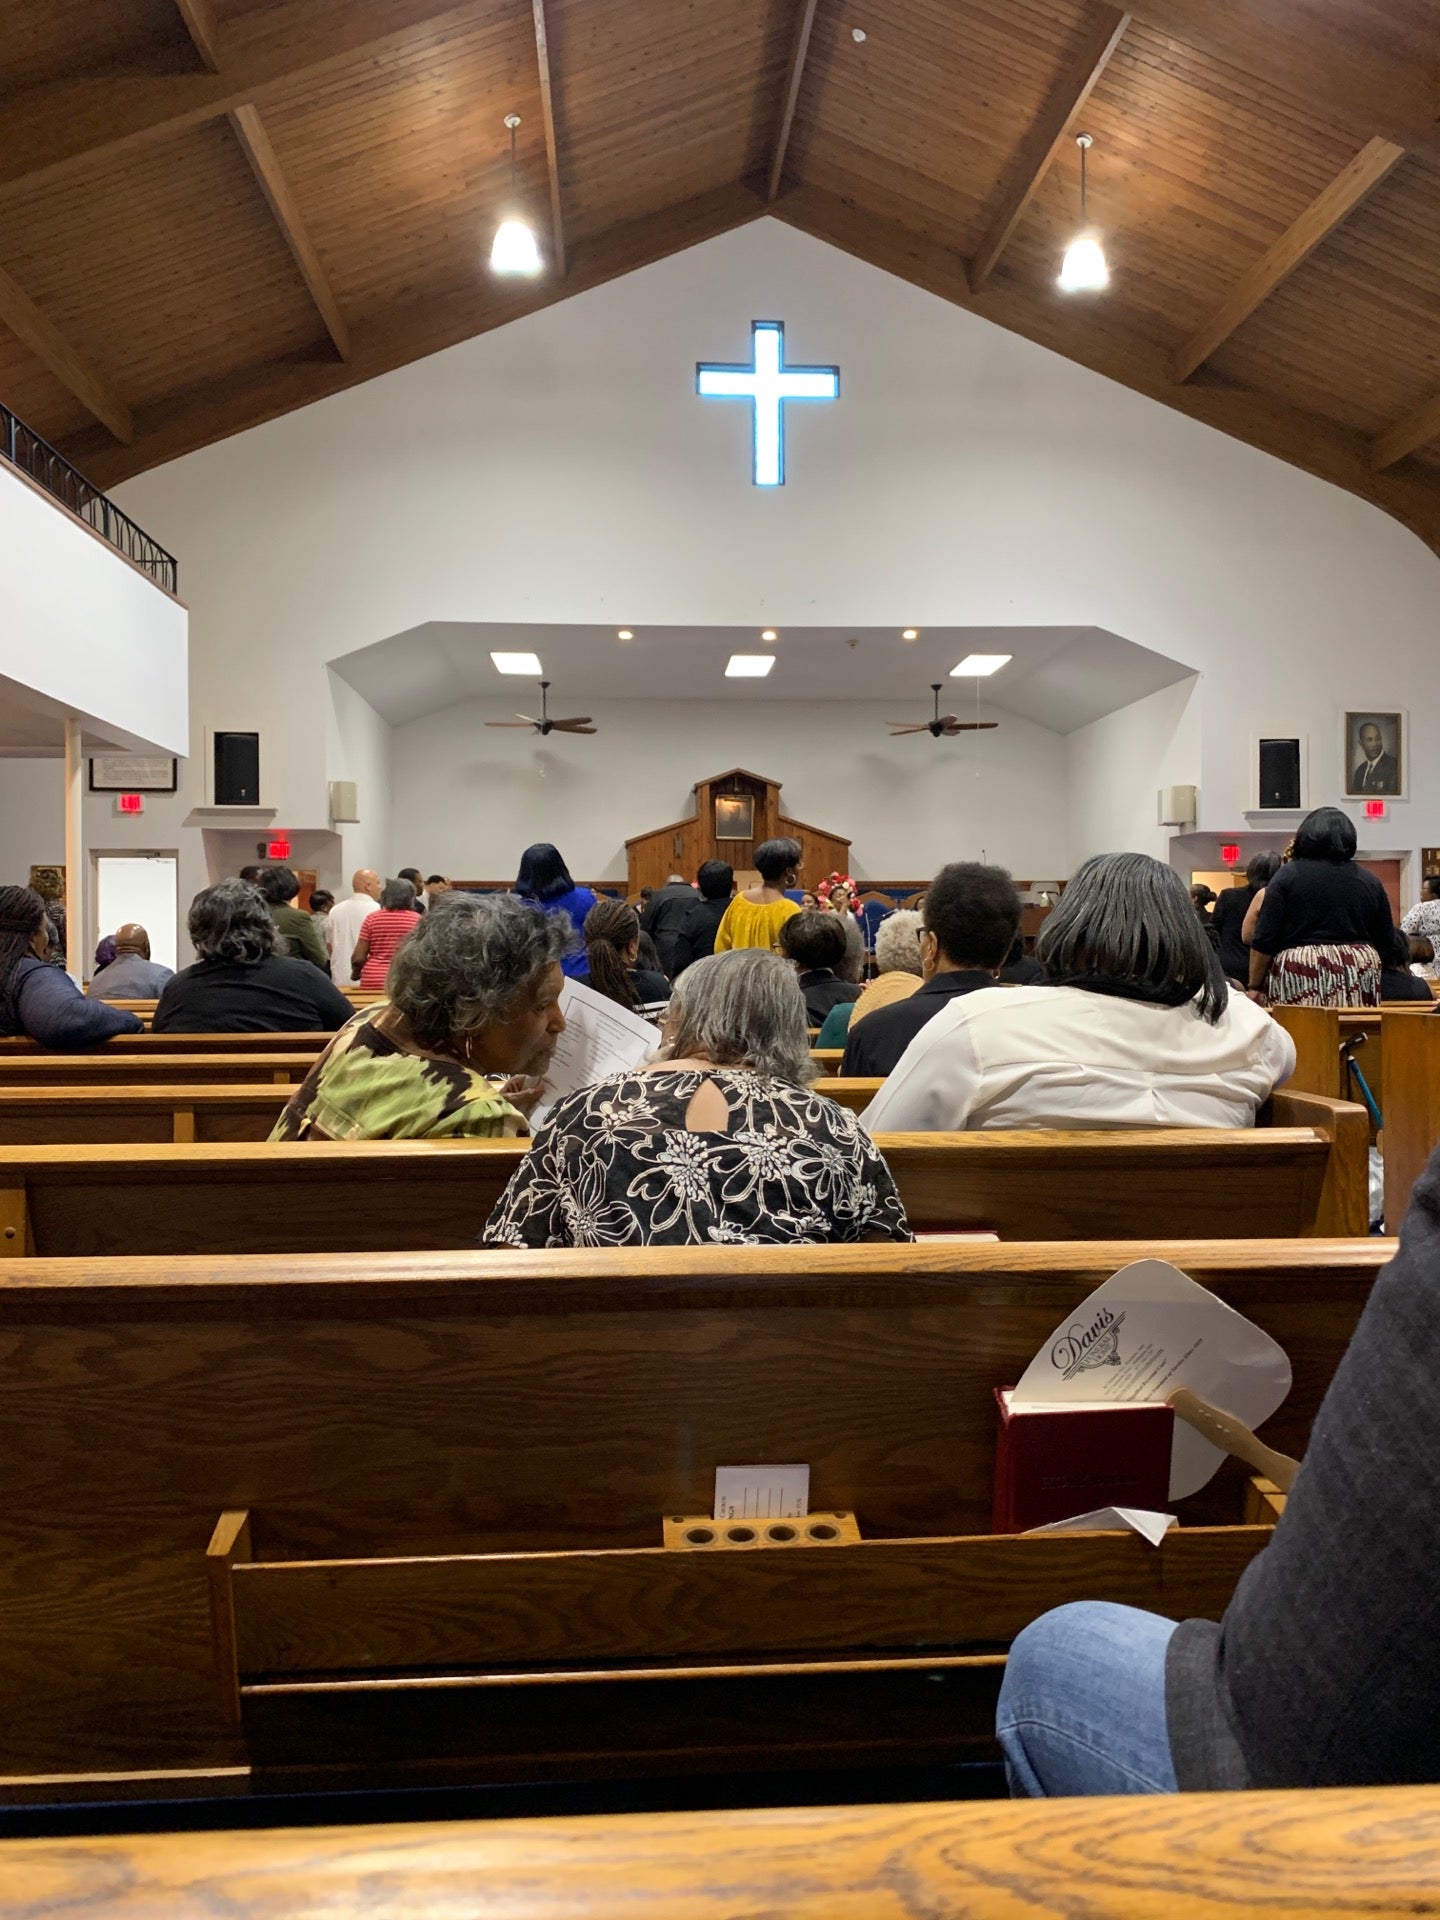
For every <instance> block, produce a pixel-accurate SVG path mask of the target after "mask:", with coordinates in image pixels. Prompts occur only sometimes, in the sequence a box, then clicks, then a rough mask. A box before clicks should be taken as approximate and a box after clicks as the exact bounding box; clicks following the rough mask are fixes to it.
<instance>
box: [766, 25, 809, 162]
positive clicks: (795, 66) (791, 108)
mask: <svg viewBox="0 0 1440 1920" xmlns="http://www.w3.org/2000/svg"><path fill="white" fill-rule="evenodd" d="M817 4H818V0H799V8H798V12H797V15H796V21H795V45H794V47H793V48H792V50H791V53H790V65H789V67H788V68H787V70H786V74H785V93H784V97H783V99H782V101H781V106H780V122H779V125H778V126H777V127H776V129H775V140H774V143H773V145H772V146H771V149H770V170H769V172H768V174H767V175H766V177H765V198H766V199H767V200H773V199H774V198H775V196H776V194H777V193H779V191H780V182H781V179H782V178H783V176H784V173H785V155H786V152H787V151H788V149H789V146H790V129H791V128H792V127H793V126H794V124H795V107H796V103H797V102H798V100H799V98H800V83H801V81H802V80H803V79H804V77H805V56H806V55H807V54H808V53H809V51H810V34H811V31H812V29H813V28H814V25H815V8H816V5H817Z"/></svg>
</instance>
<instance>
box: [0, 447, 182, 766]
mask: <svg viewBox="0 0 1440 1920" xmlns="http://www.w3.org/2000/svg"><path fill="white" fill-rule="evenodd" d="M147 531H148V529H147ZM185 636H186V613H185V609H184V607H183V606H181V605H180V604H179V603H178V602H177V601H175V600H173V599H171V597H170V596H169V594H166V593H162V592H161V591H160V589H159V588H158V587H156V586H155V584H154V583H153V582H152V581H151V580H149V579H147V578H146V576H145V575H144V574H142V573H140V572H138V571H137V570H136V569H135V568H134V567H132V566H131V565H130V564H129V563H128V562H127V561H125V560H122V559H121V557H120V555H119V554H118V553H116V552H115V550H114V549H113V548H112V547H109V546H107V545H106V544H105V542H104V541H102V540H101V539H99V538H98V537H97V536H96V535H95V534H93V533H91V532H89V531H88V530H87V529H86V528H85V527H84V526H82V525H81V524H80V522H79V521H77V520H75V519H74V518H72V516H71V515H70V514H68V513H66V512H65V511H64V510H63V509H62V508H60V507H57V506H56V505H55V503H54V502H53V501H51V500H49V499H48V498H47V497H46V496H45V495H44V494H43V493H41V492H40V491H39V490H38V489H37V488H35V487H33V486H31V485H29V484H28V482H26V481H25V480H23V479H22V478H21V477H20V476H19V474H17V473H16V472H15V471H14V469H13V468H11V467H10V466H8V465H7V464H6V463H4V462H3V461H0V675H3V676H4V677H5V678H7V679H9V680H13V681H15V682H16V683H17V684H18V685H20V686H22V687H28V688H33V689H34V690H35V691H36V692H38V693H41V694H43V695H44V696H45V697H46V699H47V700H52V701H56V702H58V703H59V705H60V706H62V707H63V708H65V709H66V710H67V711H69V712H71V713H75V714H79V715H81V716H83V717H84V718H85V719H87V720H88V721H89V722H91V723H92V724H93V725H94V726H95V727H96V728H97V729H98V730H99V731H101V732H103V733H104V734H105V736H106V737H107V738H111V739H114V740H116V741H117V742H123V743H125V744H134V745H136V746H144V745H152V746H156V747H159V748H160V749H161V750H162V751H164V752H167V753H186V752H188V751H189V724H188V717H187V706H188V701H187V696H186V660H185V653H186V647H185Z"/></svg>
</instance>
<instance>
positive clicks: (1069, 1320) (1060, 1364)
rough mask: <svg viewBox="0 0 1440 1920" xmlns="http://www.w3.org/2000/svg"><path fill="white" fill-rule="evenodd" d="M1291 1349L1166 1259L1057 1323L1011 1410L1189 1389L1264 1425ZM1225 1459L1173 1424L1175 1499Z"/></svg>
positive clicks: (1113, 1281)
mask: <svg viewBox="0 0 1440 1920" xmlns="http://www.w3.org/2000/svg"><path fill="white" fill-rule="evenodd" d="M1290 1377H1291V1376H1290V1360H1289V1356H1288V1355H1287V1354H1286V1352H1285V1349H1284V1348H1283V1347H1281V1346H1278V1345H1277V1344H1276V1342H1275V1341H1273V1340H1272V1339H1271V1338H1270V1336H1269V1334H1268V1333H1264V1332H1262V1331H1261V1329H1260V1328H1259V1327H1257V1326H1256V1325H1255V1324H1254V1322H1253V1321H1250V1320H1247V1319H1246V1318H1245V1316H1244V1315H1243V1314H1241V1313H1236V1311H1235V1309H1234V1308H1233V1307H1227V1306H1226V1304H1225V1302H1224V1301H1223V1300H1218V1299H1217V1298H1216V1297H1215V1295H1214V1294H1213V1293H1210V1292H1209V1291H1207V1289H1206V1288H1204V1287H1201V1286H1197V1285H1196V1283H1195V1282H1194V1281H1193V1280H1192V1279H1191V1278H1190V1276H1189V1275H1188V1274H1185V1273H1182V1272H1181V1271H1180V1269H1179V1268H1178V1267H1172V1266H1171V1265H1170V1263H1169V1261H1168V1260H1136V1261H1135V1262H1134V1263H1133V1264H1132V1265H1130V1266H1128V1267H1122V1268H1121V1269H1120V1271H1119V1273H1116V1274H1112V1275H1111V1277H1110V1278H1109V1279H1108V1280H1107V1281H1106V1282H1105V1284H1104V1286H1103V1287H1097V1288H1096V1289H1095V1291H1094V1293H1092V1294H1091V1295H1090V1297H1089V1299H1088V1300H1086V1301H1084V1302H1083V1303H1082V1304H1081V1305H1080V1306H1078V1307H1077V1308H1076V1309H1075V1311H1074V1312H1073V1313H1071V1314H1067V1315H1066V1317H1065V1321H1064V1324H1063V1325H1061V1326H1058V1327H1057V1328H1056V1329H1055V1331H1054V1333H1052V1334H1051V1336H1050V1338H1049V1339H1048V1340H1047V1341H1046V1342H1045V1345H1044V1346H1043V1347H1042V1348H1041V1349H1040V1351H1039V1353H1037V1354H1036V1356H1035V1358H1034V1359H1033V1360H1032V1361H1031V1362H1030V1364H1029V1366H1028V1367H1027V1368H1026V1369H1025V1372H1024V1374H1023V1375H1022V1376H1021V1378H1020V1382H1019V1385H1018V1386H1017V1387H1016V1388H1015V1390H1014V1392H1013V1393H1012V1394H1011V1395H1010V1404H1011V1406H1012V1407H1022V1406H1025V1407H1063V1406H1068V1405H1070V1404H1071V1402H1073V1401H1077V1400H1088V1401H1091V1402H1094V1401H1106V1400H1108V1401H1116V1402H1119V1401H1125V1400H1168V1399H1169V1398H1170V1395H1171V1394H1172V1393H1173V1392H1174V1391H1175V1389H1176V1388H1177V1387H1189V1389H1190V1391H1191V1392H1192V1393H1196V1394H1198V1395H1199V1396H1200V1398H1201V1399H1202V1400H1208V1401H1209V1402H1210V1403H1211V1405H1212V1406H1216V1407H1223V1408H1224V1410H1225V1412H1226V1413H1232V1414H1234V1415H1235V1417H1236V1418H1237V1419H1238V1420H1243V1421H1244V1422H1245V1425H1246V1426H1247V1427H1258V1426H1259V1425H1260V1423H1261V1422H1262V1421H1264V1420H1268V1419H1269V1418H1270V1415H1271V1414H1272V1413H1274V1411H1275V1409H1276V1408H1277V1407H1278V1406H1279V1405H1280V1403H1281V1401H1283V1400H1284V1398H1285V1396H1286V1394H1287V1393H1289V1391H1290ZM1224 1458H1225V1455H1224V1454H1223V1453H1222V1452H1221V1451H1220V1449H1219V1448H1218V1447H1215V1446H1212V1445H1211V1444H1210V1442H1209V1441H1208V1440H1202V1439H1201V1437H1200V1435H1199V1434H1198V1433H1197V1432H1196V1431H1195V1429H1194V1428H1193V1427H1191V1426H1188V1425H1187V1424H1186V1423H1185V1421H1183V1420H1180V1419H1177V1420H1176V1422H1175V1441H1174V1445H1173V1447H1172V1448H1171V1452H1170V1498H1171V1499H1172V1500H1183V1499H1184V1497H1185V1495H1186V1494H1188V1493H1195V1492H1197V1491H1198V1490H1199V1489H1200V1488H1201V1487H1203V1486H1204V1485H1205V1482H1206V1481H1207V1480H1208V1479H1210V1477H1211V1475H1212V1474H1213V1473H1214V1472H1215V1471H1216V1469H1217V1468H1218V1467H1219V1465H1220V1463H1221V1461H1222V1460H1223V1459H1224Z"/></svg>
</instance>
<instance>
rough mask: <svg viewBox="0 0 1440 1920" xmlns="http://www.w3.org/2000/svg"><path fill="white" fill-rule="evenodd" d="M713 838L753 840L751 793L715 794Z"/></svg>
mask: <svg viewBox="0 0 1440 1920" xmlns="http://www.w3.org/2000/svg"><path fill="white" fill-rule="evenodd" d="M715 838H716V839H717V840H753V839H754V838H755V796H754V794H753V793H717V794H716V795H715Z"/></svg>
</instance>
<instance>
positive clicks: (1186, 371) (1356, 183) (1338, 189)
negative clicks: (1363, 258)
mask: <svg viewBox="0 0 1440 1920" xmlns="http://www.w3.org/2000/svg"><path fill="white" fill-rule="evenodd" d="M1404 157H1405V149H1404V148H1403V147H1400V146H1397V145H1396V144H1395V142H1394V141H1393V140H1384V139H1381V138H1380V137H1379V136H1378V135H1377V136H1376V137H1375V138H1374V139H1373V140H1368V141H1367V142H1366V143H1365V145H1364V146H1363V147H1362V148H1361V149H1360V151H1359V153H1357V154H1356V155H1355V157H1354V159H1353V160H1352V161H1351V162H1350V164H1349V165H1348V166H1347V167H1344V168H1343V169H1342V170H1341V171H1340V172H1339V173H1338V174H1336V176H1335V178H1334V179H1333V180H1332V181H1331V182H1330V184H1329V185H1328V186H1327V187H1326V188H1325V190H1324V192H1323V193H1320V194H1317V196H1316V197H1315V199H1314V200H1312V201H1311V202H1310V205H1309V206H1308V207H1306V209H1305V211H1304V212H1303V213H1302V214H1300V216H1299V217H1298V218H1297V219H1295V220H1293V221H1292V222H1291V224H1290V225H1289V226H1288V227H1287V228H1286V229H1285V231H1284V233H1282V234H1281V236H1280V238H1279V239H1278V240H1277V241H1276V242H1275V244H1274V245H1273V246H1271V247H1269V248H1267V249H1266V251H1265V252H1264V253H1263V254H1262V255H1261V257H1260V258H1259V259H1258V260H1257V261H1256V262H1255V263H1254V265H1253V266H1252V267H1250V268H1249V269H1248V270H1247V271H1246V272H1245V273H1244V274H1242V275H1241V277H1240V279H1239V280H1238V281H1237V282H1236V284H1235V285H1234V286H1233V287H1232V288H1231V289H1230V291H1229V292H1228V293H1227V294H1225V295H1224V297H1223V298H1222V299H1221V301H1220V303H1219V305H1218V306H1217V307H1216V308H1215V310H1214V312H1213V313H1211V314H1210V315H1209V316H1208V317H1207V318H1206V319H1205V321H1204V322H1203V323H1202V324H1201V325H1200V326H1199V327H1197V328H1196V330H1195V332H1194V333H1193V334H1192V335H1191V336H1190V338H1189V339H1188V340H1187V341H1186V342H1185V344H1184V346H1183V347H1181V348H1180V350H1179V352H1178V353H1177V354H1176V356H1175V363H1174V373H1175V378H1176V379H1177V380H1188V379H1189V378H1190V375H1191V374H1192V373H1194V371H1195V370H1196V368H1197V367H1199V366H1200V365H1202V363H1203V362H1204V361H1206V360H1208V359H1209V357H1210V355H1211V354H1212V353H1213V352H1214V351H1215V349H1216V347H1218V346H1219V345H1220V344H1221V343H1222V342H1223V341H1225V340H1227V339H1228V338H1229V337H1230V335H1231V334H1232V333H1233V332H1234V331H1235V329H1236V328H1237V327H1238V326H1240V325H1241V324H1242V322H1243V321H1244V320H1246V319H1247V318H1248V317H1249V315H1250V314H1252V313H1253V312H1254V311H1255V309H1256V307H1258V306H1259V305H1260V302H1261V301H1262V300H1264V299H1266V298H1268V296H1269V295H1270V294H1271V293H1272V292H1273V291H1274V289H1275V288H1276V287H1278V286H1279V284H1280V282H1281V281H1282V280H1284V279H1285V278H1286V277H1287V275H1289V274H1291V273H1293V272H1294V271H1295V269H1296V267H1298V266H1299V265H1300V264H1301V262H1302V261H1304V260H1306V259H1308V258H1309V256H1310V255H1311V254H1312V253H1313V252H1314V251H1315V249H1316V247H1318V246H1319V245H1320V244H1321V243H1322V241H1324V240H1326V239H1328V237H1329V236H1330V234H1332V233H1333V232H1334V231H1335V229H1336V228H1337V227H1338V226H1339V225H1340V223H1341V221H1343V220H1345V219H1347V218H1348V217H1349V215H1350V214H1351V213H1352V212H1353V211H1354V209H1355V208H1356V207H1357V206H1359V204H1360V202H1361V201H1362V200H1363V199H1364V198H1365V197H1366V195H1367V194H1369V193H1371V192H1373V191H1374V189H1375V188H1376V187H1378V186H1379V184H1380V182H1381V181H1382V180H1383V179H1384V178H1385V177H1386V175H1387V174H1389V173H1390V172H1391V171H1392V170H1393V169H1394V168H1395V167H1396V166H1398V165H1399V163H1400V161H1401V160H1403V159H1404Z"/></svg>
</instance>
